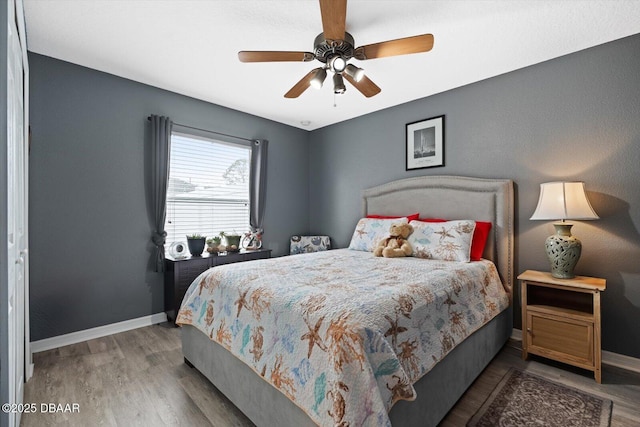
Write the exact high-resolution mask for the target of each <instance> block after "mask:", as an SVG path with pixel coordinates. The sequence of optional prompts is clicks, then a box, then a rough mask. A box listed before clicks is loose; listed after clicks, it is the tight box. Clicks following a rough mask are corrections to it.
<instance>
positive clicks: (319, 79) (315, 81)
mask: <svg viewBox="0 0 640 427" xmlns="http://www.w3.org/2000/svg"><path fill="white" fill-rule="evenodd" d="M326 78H327V70H325V69H324V68H318V71H316V74H315V75H314V76H313V78H312V79H311V81H310V82H309V84H310V85H311V87H313V88H314V89H320V88H322V83H324V79H326Z"/></svg>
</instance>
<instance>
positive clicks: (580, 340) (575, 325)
mask: <svg viewBox="0 0 640 427" xmlns="http://www.w3.org/2000/svg"><path fill="white" fill-rule="evenodd" d="M527 314H528V316H527V317H528V318H527V325H528V328H529V330H528V331H527V344H528V345H527V347H528V350H529V352H530V353H534V354H538V355H540V356H545V357H549V358H552V359H556V360H561V361H568V362H571V363H573V364H575V365H578V366H583V367H587V368H589V367H593V362H594V360H593V356H594V355H593V349H594V345H593V323H592V322H581V321H579V320H574V319H567V318H562V317H555V316H551V315H548V314H541V313H536V312H535V311H533V310H529V312H528V313H527Z"/></svg>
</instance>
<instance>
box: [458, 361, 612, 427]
mask: <svg viewBox="0 0 640 427" xmlns="http://www.w3.org/2000/svg"><path fill="white" fill-rule="evenodd" d="M612 406H613V402H611V400H609V399H603V398H601V397H598V396H594V395H591V394H587V393H585V392H583V391H581V390H577V389H575V388H572V387H567V386H565V385H563V384H558V383H555V382H552V381H548V380H547V379H546V378H543V377H540V376H538V375H534V374H531V373H529V372H524V371H521V370H519V369H516V368H510V369H509V370H508V371H507V373H506V374H505V375H504V377H503V378H502V380H500V383H499V384H498V385H497V386H496V388H495V390H494V391H493V392H492V393H491V394H490V395H489V397H488V398H487V400H486V401H485V402H484V404H483V405H482V407H481V408H480V409H479V410H478V412H477V413H476V414H475V415H474V416H473V417H472V418H471V420H469V422H468V423H467V427H493V426H532V425H545V426H563V427H564V426H575V427H607V426H609V425H611V407H612Z"/></svg>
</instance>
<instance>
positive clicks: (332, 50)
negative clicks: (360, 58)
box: [313, 32, 354, 64]
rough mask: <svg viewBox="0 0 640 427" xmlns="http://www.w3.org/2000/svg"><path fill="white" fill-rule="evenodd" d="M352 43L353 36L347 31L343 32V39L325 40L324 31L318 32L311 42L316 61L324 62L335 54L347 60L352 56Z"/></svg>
mask: <svg viewBox="0 0 640 427" xmlns="http://www.w3.org/2000/svg"><path fill="white" fill-rule="evenodd" d="M353 44H354V41H353V36H352V35H351V34H349V33H347V32H345V33H344V40H327V39H325V38H324V33H320V34H318V36H317V37H316V39H315V40H314V42H313V45H314V48H313V54H314V55H315V57H316V59H317V60H318V61H320V62H323V63H325V64H326V63H327V61H329V60H330V59H331V58H332V57H334V56H336V55H339V56H341V57H342V58H343V59H344V60H345V61H348V60H349V59H351V58H353V51H354V48H353Z"/></svg>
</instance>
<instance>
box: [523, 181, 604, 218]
mask: <svg viewBox="0 0 640 427" xmlns="http://www.w3.org/2000/svg"><path fill="white" fill-rule="evenodd" d="M598 218H599V216H598V215H597V214H596V213H595V211H594V210H593V208H592V207H591V203H589V199H587V194H586V193H585V191H584V182H545V183H544V184H540V198H539V199H538V206H537V207H536V211H535V212H534V213H533V215H532V216H531V218H530V219H534V220H536V219H541V220H565V219H580V220H583V219H598Z"/></svg>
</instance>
